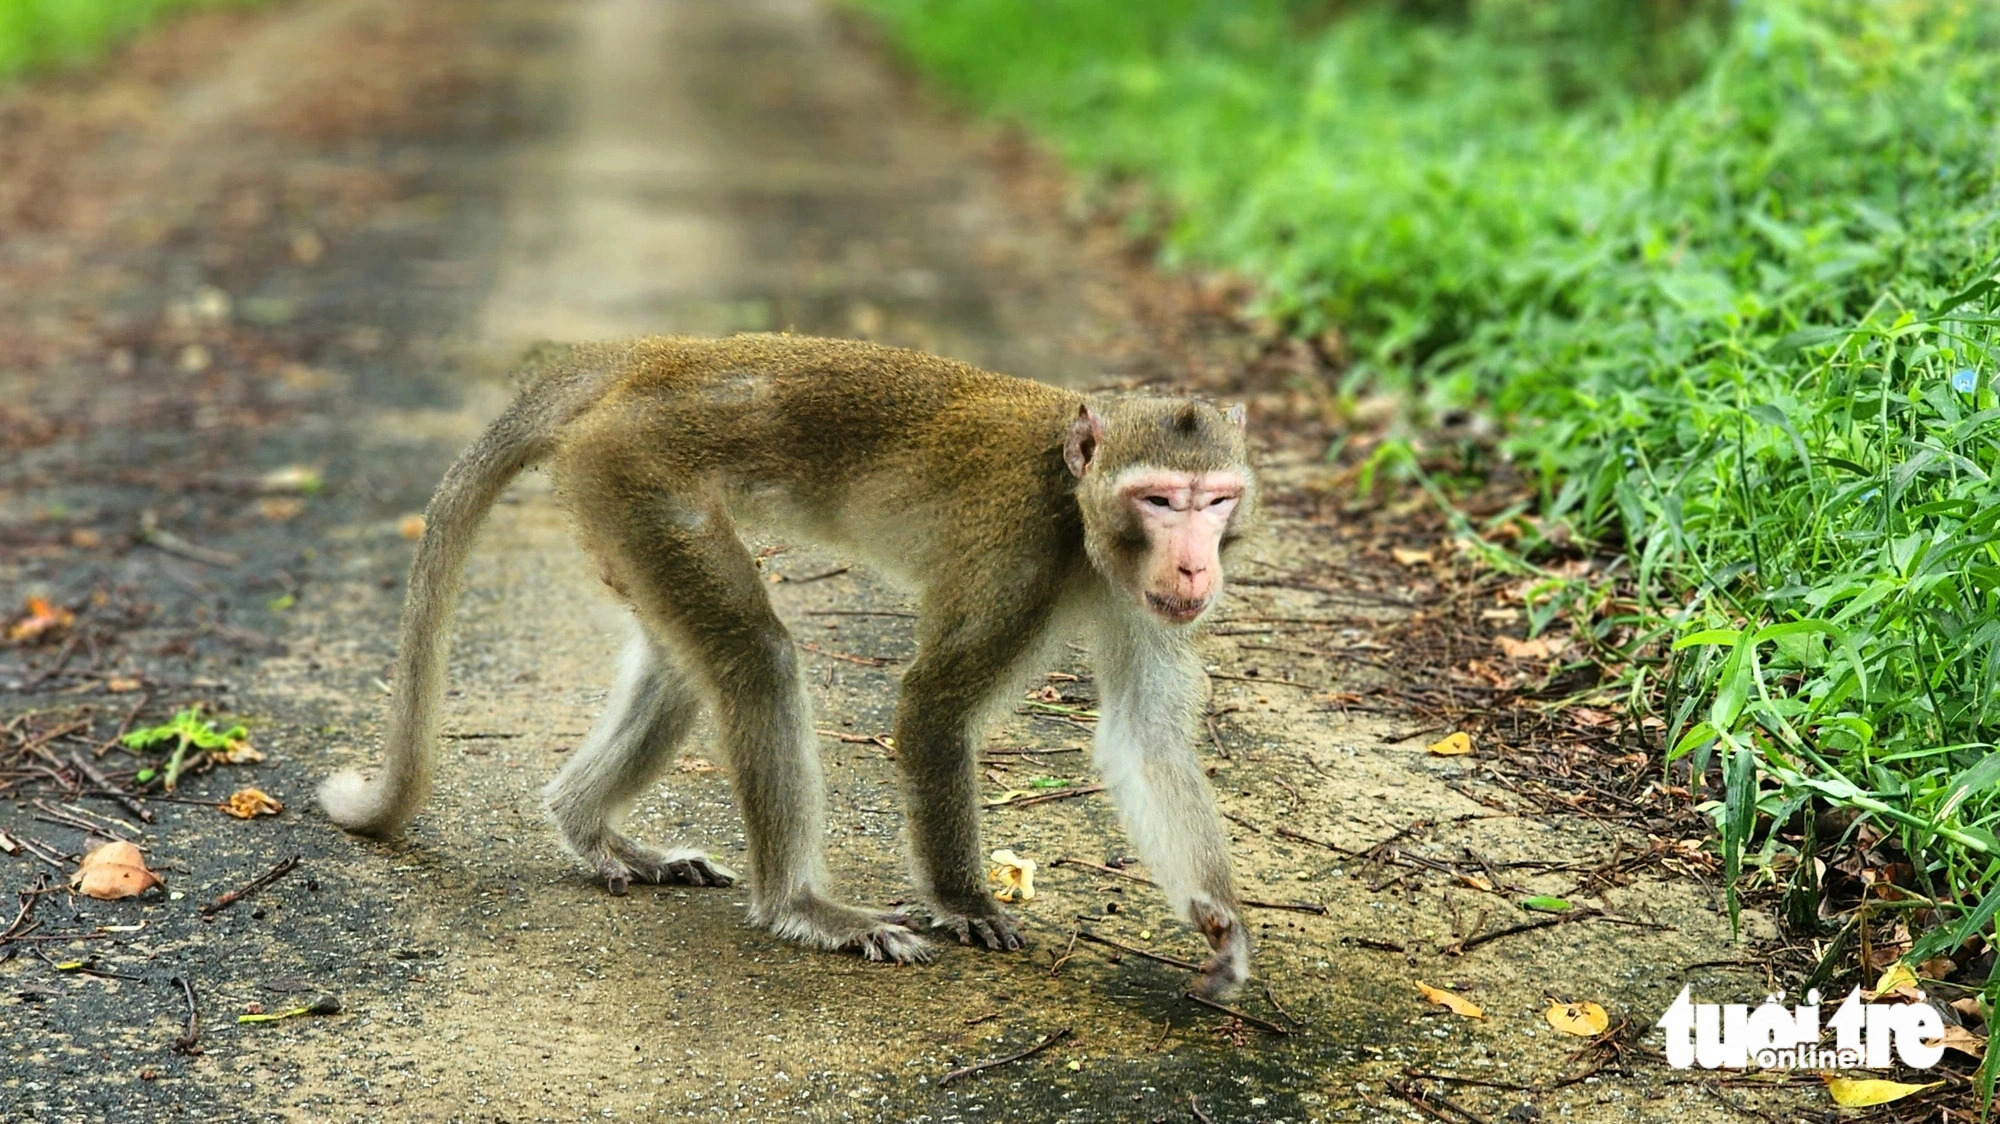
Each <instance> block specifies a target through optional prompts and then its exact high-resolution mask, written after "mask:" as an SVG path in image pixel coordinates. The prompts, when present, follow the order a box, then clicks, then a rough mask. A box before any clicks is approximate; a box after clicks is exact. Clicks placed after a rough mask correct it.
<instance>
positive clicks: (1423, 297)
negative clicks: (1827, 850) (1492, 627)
mask: <svg viewBox="0 0 2000 1124" xmlns="http://www.w3.org/2000/svg"><path fill="white" fill-rule="evenodd" d="M856 2H857V3H859V4H860V6H861V7H863V8H865V9H867V10H868V11H870V12H872V13H874V14H875V15H876V16H877V17H879V19H880V20H881V21H882V23H883V25H884V26H885V27H886V28H887V29H888V31H889V34H890V36H891V38H892V40H893V41H894V42H895V43H896V44H897V45H898V46H899V48H900V49H901V50H902V51H903V52H905V53H906V55H907V57H908V58H909V59H911V60H912V61H913V62H914V63H915V64H916V65H917V66H919V67H920V68H921V69H922V70H924V71H925V72H927V73H928V74H930V75H932V76H934V77H935V79H936V80H937V81H938V82H939V83H940V84H942V85H943V86H944V87H946V88H947V89H948V90H950V91H952V92H954V93H955V94H956V95H957V96H959V97H960V98H962V99H963V100H964V102H965V103H966V104H968V105H969V106H971V107H973V108H975V109H976V110H979V111H982V112H985V113H989V114H992V115H995V116H999V117H1003V118H1008V119H1013V120H1016V121H1019V122H1021V123H1023V124H1024V125H1026V126H1027V127H1029V128H1030V129H1031V130H1033V131H1034V132H1035V133H1036V134H1037V135H1039V136H1040V137H1042V138H1044V139H1045V140H1046V141H1047V142H1048V143H1049V144H1051V145H1052V146H1054V148H1055V149H1056V150H1057V151H1058V152H1059V153H1060V154H1061V155H1063V156H1064V157H1066V158H1067V159H1068V160H1069V161H1070V162H1071V163H1072V164H1073V165H1074V166H1075V167H1077V168H1078V169H1080V170H1082V171H1084V172H1085V173H1087V174H1088V176H1089V177H1091V178H1093V179H1095V180H1097V181H1115V180H1120V179H1126V178H1132V177H1136V178H1138V179H1139V180H1140V181H1141V182H1143V183H1144V184H1146V185H1147V186H1148V188H1149V189H1150V191H1151V192H1152V193H1153V197H1154V198H1155V199H1156V200H1157V202H1158V204H1159V206H1157V207H1156V208H1153V209H1152V210H1150V211H1149V212H1147V217H1146V219H1145V220H1144V221H1150V222H1151V223H1153V224H1155V225H1156V227H1157V230H1156V232H1157V233H1158V234H1160V235H1162V236H1163V241H1164V245H1165V254H1166V257H1167V260H1168V261H1169V263H1174V262H1192V263H1201V264H1204V265H1210V266H1220V267H1226V268H1230V269H1234V270H1238V271H1241V272H1243V273H1244V274H1246V275H1248V276H1250V277H1252V278H1255V279H1256V280H1257V281H1258V282H1259V283H1260V284H1261V286H1262V288H1261V294H1262V295H1261V297H1260V298H1259V299H1260V301H1261V304H1262V308H1263V311H1264V312H1266V313H1267V314H1268V315H1270V316H1271V317H1274V318H1275V319H1277V320H1278V321H1279V322H1280V323H1282V324H1283V325H1285V326H1286V327H1288V328H1289V329H1290V330H1293V331H1296V332H1298V333H1300V334H1303V335H1311V334H1314V333H1317V332H1319V331H1321V330H1322V329H1324V328H1326V327H1329V326H1337V327H1339V328H1340V329H1341V330H1342V331H1343V332H1345V333H1347V334H1348V335H1349V337H1350V339H1351V341H1352V343H1353V346H1354V348H1355V351H1356V354H1357V356H1358V360H1357V362H1356V363H1355V365H1354V367H1353V368H1352V369H1351V370H1350V371H1349V372H1347V373H1346V375H1345V376H1344V377H1345V378H1346V379H1347V380H1348V385H1349V388H1352V387H1358V386H1361V385H1364V384H1368V383H1376V384H1380V383H1384V382H1386V383H1390V384H1395V385H1402V386H1406V387H1410V388H1412V389H1414V390H1415V391H1416V392H1417V393H1418V395H1419V396H1420V397H1421V399H1422V400H1424V401H1426V402H1428V403H1430V404H1432V405H1434V406H1444V405H1452V406H1458V405H1473V406H1476V407H1478V408H1481V409H1485V410H1488V411H1491V412H1492V413H1493V414H1495V415H1496V416H1497V417H1498V418H1500V419H1501V420H1502V422H1503V423H1504V427H1505V431H1506V433H1507V435H1508V436H1507V438H1506V446H1505V447H1506V450H1507V452H1508V453H1509V454H1510V455H1511V456H1512V457H1513V458H1514V459H1515V460H1516V461H1517V462H1518V463H1519V464H1521V465H1522V466H1524V467H1525V468H1527V469H1528V470H1529V472H1530V474H1531V478H1532V479H1533V480H1535V481H1537V482H1538V484H1539V488H1540V493H1539V496H1538V500H1537V503H1536V508H1537V512H1536V514H1537V516H1538V526H1540V527H1541V528H1542V529H1543V530H1544V531H1545V532H1546V531H1547V530H1548V529H1549V528H1550V527H1551V526H1553V525H1565V526H1566V527H1567V528H1568V529H1570V530H1571V531H1573V532H1574V533H1576V534H1578V535H1580V536H1582V537H1583V538H1584V539H1585V540H1586V541H1590V542H1594V543H1596V544H1597V545H1598V546H1599V547H1601V548H1604V549H1608V550H1611V551H1614V552H1617V553H1619V554H1621V555H1622V558H1623V562H1624V571H1623V575H1622V576H1623V578H1624V579H1625V580H1627V581H1629V582H1631V583H1632V584H1633V585H1634V586H1635V587H1636V589H1637V591H1638V593H1637V595H1638V598H1639V601H1640V608H1639V610H1638V612H1637V613H1631V612H1624V613H1616V612H1611V613H1606V612H1600V611H1598V610H1600V609H1602V607H1604V606H1605V605H1607V604H1609V602H1608V601H1607V599H1606V598H1605V597H1604V596H1603V591H1602V590H1601V589H1599V590H1588V589H1583V588H1579V587H1575V586H1563V585H1560V584H1555V583H1552V584H1551V586H1550V592H1551V593H1553V594H1555V595H1556V596H1555V599H1554V600H1553V601H1552V602H1551V603H1550V606H1549V608H1548V609H1546V610H1545V612H1546V611H1559V610H1560V609H1562V608H1565V607H1566V608H1567V609H1568V610H1570V611H1571V613H1572V616H1573V619H1575V620H1577V621H1578V623H1579V624H1580V625H1581V626H1582V627H1584V628H1586V629H1589V630H1591V631H1592V633H1593V634H1594V635H1595V636H1596V637H1597V638H1599V639H1600V640H1602V641H1604V642H1606V643H1614V644H1618V645H1621V646H1624V647H1626V648H1628V649H1629V650H1630V654H1631V655H1633V656H1634V657H1636V658H1634V659H1633V660H1632V661H1631V662H1630V663H1629V664H1628V665H1627V666H1628V667H1629V668H1630V671H1629V672H1628V674H1629V675H1630V676H1631V677H1632V678H1631V679H1630V680H1629V685H1630V686H1631V688H1632V694H1631V697H1632V698H1633V699H1634V700H1635V702H1636V705H1642V706H1643V705H1651V706H1657V707H1658V708H1660V709H1661V710H1662V711H1663V712H1664V716H1665V717H1666V718H1667V720H1668V728H1669V735H1668V738H1667V742H1666V745H1667V750H1668V754H1669V756H1671V757H1674V758H1681V757H1684V756H1690V755H1691V756H1690V759H1691V760H1693V761H1694V762H1696V763H1697V764H1698V765H1699V766H1700V767H1701V768H1702V770H1703V771H1704V773H1707V774H1708V775H1711V776H1715V777H1717V778H1718V780H1717V783H1718V784H1720V786H1721V789H1722V797H1721V799H1719V800H1717V801H1716V802H1715V804H1714V805H1713V807H1712V809H1711V810H1712V812H1713V814H1714V816H1715V818H1716V820H1717V823H1718V827H1719V829H1720V837H1721V840H1722V849H1723V852H1724V858H1725V861H1726V863H1727V866H1728V868H1729V870H1730V873H1731V876H1732V882H1733V880H1734V877H1735V875H1736V873H1737V872H1738V870H1739V869H1742V868H1745V867H1747V868H1749V869H1753V870H1762V869H1764V868H1765V867H1766V865H1767V864H1766V860H1768V859H1769V858H1770V857H1771V856H1772V855H1773V854H1774V853H1776V852H1777V851H1780V850H1784V849H1787V848H1792V847H1796V846H1799V845H1800V844H1799V842H1798V841H1796V840H1795V839H1790V840H1788V839H1787V838H1781V837H1780V835H1779V834H1778V833H1777V832H1776V831H1775V830H1774V829H1773V828H1772V826H1771V825H1773V824H1784V823H1786V822H1787V821H1788V820H1791V819H1792V818H1793V817H1792V816H1791V812H1792V810H1793V809H1795V808H1797V807H1799V806H1800V805H1801V804H1803V803H1805V802H1807V801H1812V802H1815V804H1816V805H1817V806H1822V807H1823V806H1826V805H1828V804H1834V805H1843V806H1847V807H1851V808H1855V809H1858V810H1861V811H1863V812H1865V813H1866V815H1865V816H1864V820H1865V821H1867V822H1869V823H1872V824H1873V825H1874V828H1875V829H1878V830H1880V831H1883V832H1886V833H1887V834H1888V835H1889V836H1891V837H1892V838H1893V839H1894V840H1896V841H1898V842H1900V844H1901V845H1902V846H1903V847H1904V848H1905V849H1906V850H1907V852H1908V853H1909V854H1910V855H1911V856H1912V857H1913V859H1914V861H1915V864H1916V866H1917V868H1918V872H1919V873H1918V892H1920V893H1923V894H1925V895H1928V896H1929V897H1930V898H1932V899H1933V900H1934V901H1935V902H1936V906H1935V907H1934V909H1932V910H1931V911H1929V912H1927V913H1922V914H1920V915H1919V922H1920V925H1921V924H1922V923H1926V921H1927V923H1928V924H1929V925H1930V926H1931V927H1932V928H1933V930H1934V931H1935V932H1937V933H1940V934H1943V935H1940V936H1938V937H1936V938H1935V940H1936V941H1939V942H1942V941H1947V940H1950V939H1951V938H1952V936H1953V935H1956V936H1959V937H1963V936H1966V935H1969V934H1970V933H1971V932H1973V931H1976V930H1979V929H1982V928H1984V929H1987V930H1989V931H1990V925H1991V920H1992V916H1993V909H1994V908H1995V907H1996V906H2000V841H1996V839H1995V837H1994V834H1993V829H1994V826H1995V823H1996V820H2000V799H1996V798H1995V789H1994V784H1993V782H1994V780H1995V779H1996V775H2000V758H1996V757H1993V756H1990V754H1991V753H1992V751H1993V748H1994V742H1995V740H1996V730H2000V690H1996V688H2000V490H1996V488H1995V486H1994V484H1993V480H1992V477H1993V475H1994V473H1996V472H2000V398H1997V397H1996V395H1995V390H1994V375H1995V367H1996V361H2000V352H1996V349H1995V336H1994V328H1995V326H1996V325H2000V288H1996V285H1995V282H1994V276H1995V268H1996V262H2000V227H1996V220H2000V192H1997V191H1996V187H2000V176H1996V172H1997V171H2000V166H1996V161H1997V160H2000V5H1993V4H1989V3H1984V2H1982V0H1899V2H1894V3H1890V2H1879V0H1743V2H1742V3H1740V4H1735V5H1723V4H1708V3H1703V2H1699V0H1688V2H1684V3H1678V4H1676V3H1669V2H1665V0H1660V2H1655V3H1650V4H1644V5H1641V4H1626V3H1621V2H1617V0H1604V2H1603V3H1590V2H1587V0H1461V2H1459V3H1451V2H1448V0H1438V2H1432V3H1429V4H1424V3H1418V2H1415V0H1405V2H1404V3H1402V4H1395V5H1391V4H1386V3H1377V4H1367V3H1350V4H1346V5H1333V6H1329V5H1327V4H1325V3H1305V2H1303V0H1294V2H1289V3H1287V2H1282V0H1160V2H1156V3H1150V4H1146V5H1132V4H1120V3H1109V2H1094V0H1043V2H1042V3H1038V4H1033V5H1024V4H1019V3H1015V2H1013V0H856ZM1329 13H1338V14H1329ZM1533 545H1534V544H1533V543H1530V546H1531V547H1532V546H1533ZM1635 632H1636V633H1637V634H1638V635H1639V636H1641V637H1642V638H1644V637H1650V638H1651V640H1652V642H1651V643H1647V644H1643V645H1640V644H1633V643H1631V642H1630V641H1629V640H1627V639H1625V638H1626V637H1629V636H1630V635H1632V634H1634V633H1635ZM1669 642H1670V643H1671V647H1668V643H1669ZM1663 649H1665V651H1664V653H1663ZM1614 655H1615V654H1614ZM1710 769H1713V770H1714V772H1712V773H1711V772H1709V770H1710ZM1833 842H1835V841H1833V840H1824V839H1822V840H1817V841H1810V842H1806V843H1805V844H1804V845H1805V846H1807V847H1811V846H1813V845H1814V844H1815V843H1816V844H1817V845H1819V846H1822V847H1823V846H1826V845H1829V844H1831V843H1833ZM1808 866H1809V864H1808ZM1976 907H1977V908H1976ZM1733 908H1734V899H1733V895H1732V910H1733ZM1968 925H1969V926H1970V927H1969V928H1968V927H1966V926H1968ZM1954 926H1956V928H1953V927H1954Z"/></svg>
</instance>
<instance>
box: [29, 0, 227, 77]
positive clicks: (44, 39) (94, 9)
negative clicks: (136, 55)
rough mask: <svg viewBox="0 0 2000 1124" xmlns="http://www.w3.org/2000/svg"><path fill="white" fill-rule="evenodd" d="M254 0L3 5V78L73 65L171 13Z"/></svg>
mask: <svg viewBox="0 0 2000 1124" xmlns="http://www.w3.org/2000/svg"><path fill="white" fill-rule="evenodd" d="M255 2H256V0H0V79H5V78H11V77H13V76H15V75H18V74H22V73H25V72H29V71H36V70H45V69H50V68H54V67H60V66H68V65H74V64H76V63H79V62H84V61H87V60H89V59H92V58H96V57H97V56H98V55H99V54H101V53H103V51H104V50H105V49H106V48H108V47H109V46H111V45H112V44H114V43H117V42H118V41H120V40H122V39H124V38H126V37H127V36H130V35H132V34H134V33H135V32H137V31H139V30H140V29H142V28H144V27H146V26H147V25H149V24H151V23H153V22H154V21H155V20H158V19H159V18H160V17H162V16H164V15H166V14H168V13H169V12H174V11H178V10H180V9H184V8H194V7H205V6H210V5H214V4H247V3H255Z"/></svg>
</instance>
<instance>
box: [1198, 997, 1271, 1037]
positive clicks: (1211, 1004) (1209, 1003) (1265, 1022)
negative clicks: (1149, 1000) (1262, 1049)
mask: <svg viewBox="0 0 2000 1124" xmlns="http://www.w3.org/2000/svg"><path fill="white" fill-rule="evenodd" d="M1181 998H1182V999H1192V1000H1194V1001H1195V1002H1196V1003H1199V1004H1201V1005H1202V1006H1204V1007H1207V1008H1209V1009H1211V1010H1216V1011H1221V1012H1222V1013H1223V1014H1225V1015H1230V1016H1233V1017H1235V1018H1239V1019H1242V1020H1243V1021H1244V1022H1246V1023H1249V1024H1250V1025H1251V1026H1254V1027H1256V1028H1257V1029H1258V1030H1268V1031H1270V1032H1271V1033H1272V1034H1279V1035H1287V1036H1289V1035H1290V1034H1291V1033H1292V1032H1291V1031H1289V1030H1286V1029H1285V1028H1284V1027H1282V1026H1279V1025H1278V1024H1277V1023H1274V1022H1272V1021H1271V1020H1269V1019H1260V1018H1258V1017H1257V1016H1255V1015H1253V1014H1251V1013H1250V1012H1248V1011H1239V1010H1237V1009H1236V1008H1234V1007H1231V1006H1230V1005H1229V1004H1227V1003H1217V1002H1216V1001H1215V1000H1213V999H1204V998H1202V997H1201V996H1199V995H1196V994H1195V993H1194V992H1192V991H1183V992H1181Z"/></svg>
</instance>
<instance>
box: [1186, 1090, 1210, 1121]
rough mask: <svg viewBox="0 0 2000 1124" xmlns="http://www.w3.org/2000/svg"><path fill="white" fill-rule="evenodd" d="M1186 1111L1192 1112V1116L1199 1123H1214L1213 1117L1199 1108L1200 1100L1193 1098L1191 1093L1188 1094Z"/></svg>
mask: <svg viewBox="0 0 2000 1124" xmlns="http://www.w3.org/2000/svg"><path fill="white" fill-rule="evenodd" d="M1188 1111H1189V1112H1192V1113H1194V1118H1195V1119H1196V1120H1199V1121H1201V1124H1215V1117H1213V1116H1210V1115H1209V1114H1208V1113H1206V1112H1203V1111H1202V1110H1201V1102H1200V1101H1199V1100H1197V1099H1195V1095H1194V1094H1193V1093H1189V1094H1188Z"/></svg>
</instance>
